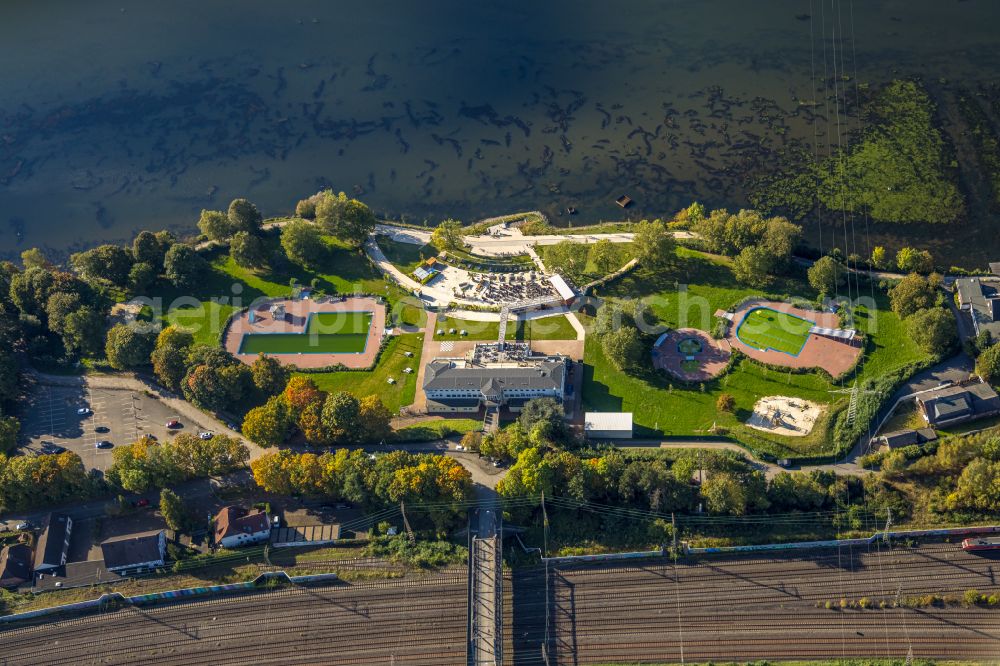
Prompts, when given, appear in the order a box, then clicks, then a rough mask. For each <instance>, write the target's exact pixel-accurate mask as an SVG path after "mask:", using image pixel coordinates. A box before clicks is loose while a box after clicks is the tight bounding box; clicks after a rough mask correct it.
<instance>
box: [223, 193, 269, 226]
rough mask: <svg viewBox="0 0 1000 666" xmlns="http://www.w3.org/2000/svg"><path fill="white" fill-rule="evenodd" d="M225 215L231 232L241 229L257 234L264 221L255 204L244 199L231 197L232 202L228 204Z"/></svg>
mask: <svg viewBox="0 0 1000 666" xmlns="http://www.w3.org/2000/svg"><path fill="white" fill-rule="evenodd" d="M226 217H228V218H229V224H230V225H231V227H232V229H233V233H238V232H240V231H243V232H246V233H249V234H258V233H260V226H261V224H262V223H263V221H264V217H263V216H262V215H261V214H260V211H259V210H257V206H255V205H254V204H252V203H250V202H249V201H247V200H246V199H233V201H232V203H230V204H229V211H228V213H227V215H226Z"/></svg>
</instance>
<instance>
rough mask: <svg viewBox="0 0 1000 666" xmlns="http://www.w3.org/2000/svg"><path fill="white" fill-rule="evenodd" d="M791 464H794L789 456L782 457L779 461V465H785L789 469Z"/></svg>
mask: <svg viewBox="0 0 1000 666" xmlns="http://www.w3.org/2000/svg"><path fill="white" fill-rule="evenodd" d="M791 466H792V461H791V460H789V459H788V458H782V459H781V460H779V461H778V467H784V468H786V469H787V468H789V467H791Z"/></svg>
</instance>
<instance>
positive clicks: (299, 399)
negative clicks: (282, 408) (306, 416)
mask: <svg viewBox="0 0 1000 666" xmlns="http://www.w3.org/2000/svg"><path fill="white" fill-rule="evenodd" d="M283 395H284V396H285V401H286V402H287V404H288V408H289V409H290V410H291V413H292V415H293V417H294V418H295V420H298V417H299V414H301V413H302V410H303V409H305V408H306V406H307V405H308V404H310V403H312V402H319V401H322V400H323V398H324V395H323V392H322V391H320V390H319V388H318V387H317V386H316V382H314V381H313V380H311V379H309V378H308V377H303V376H301V375H299V376H296V377H292V378H291V379H289V380H288V384H287V385H286V386H285V392H284V393H283Z"/></svg>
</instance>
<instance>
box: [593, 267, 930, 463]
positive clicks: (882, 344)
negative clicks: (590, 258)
mask: <svg viewBox="0 0 1000 666" xmlns="http://www.w3.org/2000/svg"><path fill="white" fill-rule="evenodd" d="M664 273H665V274H662V275H653V274H650V273H649V272H647V271H645V270H644V269H641V268H640V269H639V270H637V271H635V272H634V273H632V274H630V275H627V276H625V277H623V278H621V279H619V280H616V281H615V282H614V283H613V284H611V285H608V286H607V287H606V288H605V290H604V291H605V293H604V294H602V295H603V296H605V297H610V298H612V299H616V298H619V299H621V300H623V301H624V300H626V299H628V300H634V299H636V298H641V299H642V300H643V302H645V303H647V304H648V305H649V307H650V309H651V311H652V312H653V314H654V315H656V317H657V318H658V320H659V322H660V323H662V324H665V325H667V326H670V327H673V328H680V327H692V328H698V329H701V330H705V331H709V330H711V328H712V325H713V323H714V317H713V314H714V312H715V311H716V310H719V309H726V308H729V307H731V306H732V305H734V304H735V303H736V302H737V301H739V300H740V299H742V298H745V297H747V296H760V295H761V293H760V292H759V291H756V290H753V289H750V288H747V287H745V286H742V285H740V284H739V283H738V282H737V281H736V280H735V278H734V277H733V275H732V272H731V270H730V268H729V261H728V260H727V259H724V258H721V257H715V256H711V255H705V254H701V253H698V252H695V251H692V250H688V249H685V248H678V251H677V260H676V263H675V265H674V267H673V268H672V269H668V270H667V271H664ZM678 286H680V287H681V288H680V289H678ZM770 291H771V292H772V293H775V294H783V293H784V294H794V295H798V296H801V297H804V298H810V299H811V298H814V297H815V293H814V292H813V291H812V290H811V289H810V288H809V286H808V284H807V283H806V282H805V281H804V280H803V279H801V278H794V277H793V278H783V279H780V280H778V281H776V283H774V284H772V285H771V287H770ZM870 293H874V296H875V308H868V307H860V306H859V307H858V308H856V309H855V312H854V322H853V325H854V327H855V328H857V329H858V330H859V331H862V332H865V333H868V334H869V336H868V339H867V342H866V351H865V355H864V357H863V359H862V362H861V364H860V365H859V367H858V371H857V375H858V377H860V378H862V379H867V378H871V377H877V376H881V375H884V374H886V373H888V372H890V371H893V370H896V369H898V368H899V367H901V366H904V365H906V364H908V363H911V362H913V361H917V360H920V359H922V358H924V356H925V355H924V354H923V352H921V350H920V349H919V348H918V347H917V346H916V344H915V343H914V342H913V341H912V340H911V339H910V338H909V336H908V334H907V332H906V326H905V324H904V323H903V322H902V321H901V320H900V319H899V318H898V317H897V316H896V315H895V314H894V313H893V312H892V311H891V309H890V308H889V303H888V297H887V296H885V294H882V293H880V292H879V291H878V289H877V288H875V289H874V290H873V292H869V290H868V289H867V287H865V288H863V289H862V295H863V296H865V297H869V295H870ZM589 323H590V322H589V320H585V325H588V326H589ZM651 337H652V336H650V339H649V340H647V341H648V342H649V343H650V344H651ZM647 353H648V352H647ZM584 362H585V367H584V387H583V404H584V408H585V409H587V410H591V411H630V412H633V419H634V423H635V425H636V436H637V437H659V436H661V435H662V436H668V437H691V436H707V435H709V434H711V432H710V431H712V430H713V426H714V430H715V431H716V433H717V434H720V435H725V436H728V437H730V438H732V439H735V440H737V441H740V442H743V443H744V444H747V445H748V446H750V447H751V448H755V449H758V450H762V451H766V452H769V453H772V454H774V455H776V456H778V457H803V456H813V455H820V454H823V453H830V452H832V444H831V442H832V437H831V433H830V428H831V424H832V416H833V415H834V414H835V413H837V412H839V411H840V410H842V409H844V408H846V406H847V402H848V400H847V397H846V396H845V395H843V394H837V393H830V391H832V390H836V389H840V388H842V386H843V383H842V382H838V383H836V384H835V383H832V382H830V381H829V380H828V379H827V378H826V377H825V376H823V375H820V374H817V373H805V374H794V373H789V372H781V371H776V370H770V369H767V368H764V367H762V366H759V365H757V364H755V363H752V362H750V361H748V360H743V361H741V362H739V363H738V364H737V365H736V366H735V367H734V368H733V369H732V370H731V372H729V373H728V374H726V375H724V376H723V377H722V378H720V379H719V380H716V381H712V382H708V383H706V384H705V385H704V387H703V389H704V390H702V387H701V386H695V387H684V386H683V385H681V384H679V383H677V384H676V385H673V386H672V385H671V384H672V382H671V381H670V380H669V379H668V378H666V376H664V375H660V374H653V373H652V372H650V373H647V374H643V375H641V376H632V375H629V374H626V373H623V372H621V371H619V370H617V369H616V368H615V367H614V366H612V365H611V364H610V363H609V362H608V361H607V360H606V359H605V357H604V352H603V350H602V349H601V345H600V342H599V340H598V339H597V338H595V337H594V336H588V337H587V341H586V344H585V353H584ZM722 393H729V394H731V395H732V396H733V397H734V398H735V400H736V410H735V412H734V413H727V412H719V411H718V410H716V407H715V405H716V401H717V400H718V397H719V395H720V394H722ZM769 395H786V396H794V397H799V398H803V399H806V400H811V401H813V402H817V403H819V404H822V405H826V407H827V409H826V413H825V414H824V416H823V417H821V419H820V421H819V422H818V423H817V424H816V426H815V428H814V429H813V431H812V433H811V434H810V435H808V436H806V437H779V436H775V435H770V434H767V433H764V432H759V431H756V430H752V429H750V428H748V427H746V426H745V425H743V422H744V421H745V420H746V419H747V417H748V416H749V414H750V413H751V410H752V409H753V405H754V403H755V402H756V401H757V399H758V398H761V397H764V396H769Z"/></svg>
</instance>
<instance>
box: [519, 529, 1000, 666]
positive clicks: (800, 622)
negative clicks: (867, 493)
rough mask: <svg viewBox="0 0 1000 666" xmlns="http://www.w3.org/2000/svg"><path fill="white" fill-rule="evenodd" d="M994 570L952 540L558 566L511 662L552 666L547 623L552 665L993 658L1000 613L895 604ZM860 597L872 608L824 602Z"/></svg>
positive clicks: (990, 580)
mask: <svg viewBox="0 0 1000 666" xmlns="http://www.w3.org/2000/svg"><path fill="white" fill-rule="evenodd" d="M995 564H1000V563H994V562H993V561H991V560H988V559H983V558H977V557H975V556H971V555H969V554H967V553H963V552H962V551H961V550H959V549H958V548H957V546H954V545H951V544H934V545H928V546H923V547H920V548H912V549H891V550H890V549H888V548H887V547H886V546H884V545H881V544H876V545H874V546H872V547H868V546H866V547H863V548H856V549H854V550H849V549H842V550H841V551H840V552H838V551H837V550H830V551H815V552H811V553H802V554H798V555H781V556H775V557H767V558H742V559H741V558H735V559H733V558H722V557H713V558H707V559H706V558H703V559H702V560H700V561H695V562H690V563H683V562H682V563H679V564H678V566H677V567H676V568H675V567H674V566H673V564H672V563H670V562H653V563H650V564H648V565H643V566H621V567H612V566H562V567H558V568H554V569H550V571H549V580H548V592H547V594H544V595H538V594H534V595H527V598H525V595H521V597H520V598H518V595H516V594H515V595H514V597H515V598H514V600H513V603H514V606H515V608H514V611H513V613H512V617H511V622H512V623H513V627H514V635H513V636H512V647H511V650H510V652H511V653H513V654H515V655H516V656H515V658H514V659H512V660H511V661H510V663H511V664H517V665H520V664H524V665H527V664H544V663H546V659H545V656H543V648H544V647H545V641H546V633H545V631H544V627H546V625H547V627H548V642H547V657H548V663H550V664H578V665H581V666H582V665H586V664H596V663H612V662H614V663H617V662H633V661H635V662H639V661H667V662H670V661H677V662H680V661H682V658H683V660H686V661H711V660H736V661H745V660H752V659H821V658H826V659H830V658H834V659H839V658H845V657H847V658H850V657H892V658H897V659H903V658H904V657H905V656H906V654H907V652H908V651H909V650H910V649H912V650H913V654H914V656H915V657H918V658H920V657H927V658H955V659H996V658H997V656H998V655H1000V610H997V609H987V608H976V607H973V608H964V607H961V606H952V605H949V606H944V607H934V606H931V607H926V608H896V607H892V603H893V602H894V601H895V599H896V598H897V596H899V597H901V598H904V599H905V598H907V597H918V596H924V595H932V594H937V595H942V596H944V595H947V596H951V597H958V598H960V597H961V596H962V594H963V593H964V592H965V590H967V589H977V590H979V591H980V592H987V593H997V592H1000V588H998V585H997V581H996V579H995V577H994V572H995V570H996V569H997V568H998V567H997V566H995ZM517 575H523V576H526V577H528V580H527V581H515V583H514V589H515V590H516V589H519V588H528V589H530V588H532V587H535V588H536V589H537V587H538V585H544V580H545V574H544V571H540V570H539V571H527V572H521V573H519V574H517ZM531 577H534V581H533V580H532V578H531ZM536 581H537V584H533V583H535V582H536ZM863 597H864V598H867V599H869V600H871V602H872V605H873V607H871V608H869V609H867V610H863V609H850V608H849V609H844V610H840V609H839V608H838V609H836V610H828V609H826V608H824V607H822V606H823V603H825V602H826V601H832V602H834V604H835V605H836V604H838V602H839V600H840V599H842V598H844V599H848V600H850V601H853V602H856V601H858V600H859V599H861V598H863ZM881 600H885V601H886V602H887V607H886V608H884V609H880V608H878V602H879V601H881ZM817 604H819V607H817ZM538 627H542V628H543V630H542V631H538V630H537V628H538ZM519 630H520V631H521V634H520V635H518V631H519ZM525 630H526V631H525Z"/></svg>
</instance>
